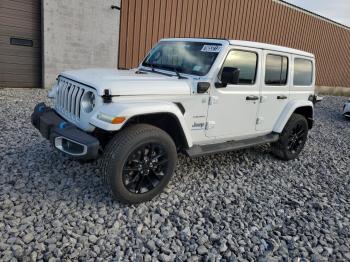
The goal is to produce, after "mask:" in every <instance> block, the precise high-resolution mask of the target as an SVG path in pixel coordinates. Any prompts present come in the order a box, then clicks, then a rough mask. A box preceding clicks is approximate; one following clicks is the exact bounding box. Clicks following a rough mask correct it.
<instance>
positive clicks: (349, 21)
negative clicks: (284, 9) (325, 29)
mask: <svg viewBox="0 0 350 262" xmlns="http://www.w3.org/2000/svg"><path fill="white" fill-rule="evenodd" d="M285 1H286V2H289V3H291V4H294V5H297V6H300V7H302V8H304V9H307V10H309V11H312V12H314V13H316V14H319V15H322V16H324V17H327V18H329V19H331V20H334V21H336V22H338V23H341V24H343V25H346V26H349V27H350V0H333V1H330V0H285Z"/></svg>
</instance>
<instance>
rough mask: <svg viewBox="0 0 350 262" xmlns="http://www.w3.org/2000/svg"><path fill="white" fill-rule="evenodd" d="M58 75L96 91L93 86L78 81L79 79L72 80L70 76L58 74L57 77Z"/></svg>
mask: <svg viewBox="0 0 350 262" xmlns="http://www.w3.org/2000/svg"><path fill="white" fill-rule="evenodd" d="M60 77H63V78H65V79H67V80H69V81H72V82H75V83H77V84H80V85H83V86H87V87H90V88H91V89H93V90H95V91H97V90H96V88H95V87H93V86H90V85H87V84H84V83H82V82H79V81H76V80H74V79H72V78H69V77H66V76H64V75H58V77H57V78H58V79H59V78H60Z"/></svg>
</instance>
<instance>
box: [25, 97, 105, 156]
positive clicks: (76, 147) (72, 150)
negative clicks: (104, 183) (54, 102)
mask: <svg viewBox="0 0 350 262" xmlns="http://www.w3.org/2000/svg"><path fill="white" fill-rule="evenodd" d="M31 120H32V124H33V125H34V127H35V128H36V129H38V130H39V131H40V133H41V135H42V136H43V137H45V138H46V139H48V140H50V141H51V143H52V145H53V146H54V147H55V148H57V149H58V150H60V151H62V152H63V153H65V154H67V155H68V156H70V157H71V158H75V159H83V160H89V159H96V158H97V157H98V153H99V148H100V142H99V141H98V139H97V138H95V137H93V136H91V135H89V134H87V133H86V132H84V131H82V130H80V129H78V128H77V127H76V126H74V125H72V124H70V123H68V122H66V121H65V120H64V119H63V118H61V117H60V116H59V115H58V114H57V113H56V112H55V111H54V110H53V109H52V108H50V107H47V106H46V105H45V104H44V103H40V104H37V105H36V106H35V108H34V112H33V113H32V117H31Z"/></svg>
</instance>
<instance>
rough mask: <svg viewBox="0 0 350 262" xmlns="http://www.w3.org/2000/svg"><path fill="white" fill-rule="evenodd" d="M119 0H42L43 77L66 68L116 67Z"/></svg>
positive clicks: (53, 76) (46, 79)
mask: <svg viewBox="0 0 350 262" xmlns="http://www.w3.org/2000/svg"><path fill="white" fill-rule="evenodd" d="M111 5H117V6H120V0H59V1H58V0H43V20H42V21H43V80H44V86H45V87H50V86H51V85H52V84H53V83H54V82H55V79H56V77H57V75H58V74H59V73H60V72H62V71H65V70H71V69H79V68H92V67H114V68H115V67H117V66H118V43H119V14H120V11H118V10H116V9H111Z"/></svg>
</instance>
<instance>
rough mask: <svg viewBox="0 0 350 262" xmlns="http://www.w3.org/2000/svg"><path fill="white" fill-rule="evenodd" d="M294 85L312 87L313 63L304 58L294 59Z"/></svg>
mask: <svg viewBox="0 0 350 262" xmlns="http://www.w3.org/2000/svg"><path fill="white" fill-rule="evenodd" d="M293 79H294V80H293V85H295V86H310V85H312V82H313V63H312V61H311V60H308V59H303V58H295V59H294V77H293Z"/></svg>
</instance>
